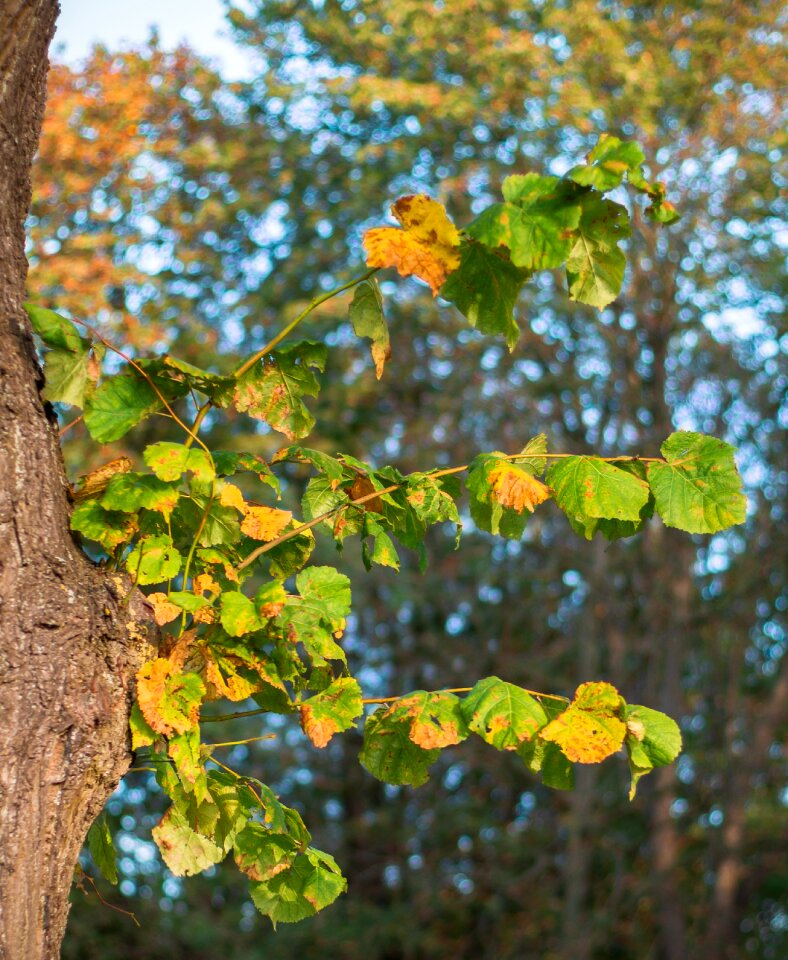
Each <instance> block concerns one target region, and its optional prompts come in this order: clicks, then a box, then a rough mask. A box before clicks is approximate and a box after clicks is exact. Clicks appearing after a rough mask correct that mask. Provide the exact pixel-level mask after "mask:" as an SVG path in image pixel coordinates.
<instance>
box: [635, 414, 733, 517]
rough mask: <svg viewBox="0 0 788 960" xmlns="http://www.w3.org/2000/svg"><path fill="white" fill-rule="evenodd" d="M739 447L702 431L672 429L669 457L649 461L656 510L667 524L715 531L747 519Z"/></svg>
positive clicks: (665, 448) (665, 445) (665, 452)
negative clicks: (674, 431)
mask: <svg viewBox="0 0 788 960" xmlns="http://www.w3.org/2000/svg"><path fill="white" fill-rule="evenodd" d="M734 453H735V450H734V448H733V447H732V446H731V445H730V444H728V443H725V442H724V441H723V440H717V439H716V438H715V437H707V436H704V435H703V434H702V433H688V432H679V433H673V434H671V435H670V436H669V437H668V439H667V440H666V441H665V442H664V443H663V444H662V455H663V456H664V457H665V460H666V461H667V463H650V464H649V465H648V482H649V484H650V485H651V490H652V492H653V494H654V500H655V501H656V507H657V513H659V515H660V517H662V521H663V523H664V524H665V525H666V526H668V527H678V528H679V530H685V531H686V532H687V533H716V532H717V531H718V530H725V529H726V528H727V527H730V526H733V525H734V524H736V523H743V522H744V520H745V517H746V512H747V500H746V498H745V496H744V494H743V493H742V482H741V477H740V476H739V472H738V470H737V469H736V462H735V460H734V459H733V455H734Z"/></svg>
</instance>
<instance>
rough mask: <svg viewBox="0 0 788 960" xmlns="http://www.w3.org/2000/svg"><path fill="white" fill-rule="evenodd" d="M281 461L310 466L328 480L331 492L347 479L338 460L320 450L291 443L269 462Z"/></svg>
mask: <svg viewBox="0 0 788 960" xmlns="http://www.w3.org/2000/svg"><path fill="white" fill-rule="evenodd" d="M283 460H290V461H292V462H294V463H309V464H311V465H312V466H313V467H314V468H315V470H317V471H318V472H319V473H322V474H325V479H327V480H328V482H329V486H330V487H331V489H332V490H336V488H337V487H338V486H339V485H340V484H341V483H342V481H343V480H346V479H348V477H346V471H345V468H344V466H343V465H342V464H341V463H340V462H339V460H337V459H336V457H331V456H329V455H328V454H327V453H323V451H322V450H311V449H310V448H309V447H302V446H300V445H299V444H297V443H293V444H290V446H289V447H282V449H281V450H278V451H277V452H276V453H275V454H274V456H273V458H272V459H271V462H272V463H280V462H281V461H283Z"/></svg>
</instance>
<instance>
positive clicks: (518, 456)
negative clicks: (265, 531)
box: [235, 453, 665, 573]
mask: <svg viewBox="0 0 788 960" xmlns="http://www.w3.org/2000/svg"><path fill="white" fill-rule="evenodd" d="M576 456H578V454H576V453H540V454H529V453H510V454H505V455H504V456H502V457H501V459H503V460H534V459H537V458H539V459H551V460H558V459H562V458H566V457H576ZM591 459H593V460H602V461H604V462H605V463H612V462H615V461H617V460H624V461H632V460H640V461H642V462H644V463H664V462H665V461H664V460H663V459H662V457H638V456H629V455H620V456H617V457H592V458H591ZM469 467H470V464H468V463H463V464H461V465H460V466H458V467H447V468H446V469H445V470H434V471H432V472H431V473H428V474H427V476H429V477H449V476H452V475H453V474H455V473H464V472H465V471H466V470H467V469H468V468H469ZM407 482H408V478H407V477H406V478H405V479H404V480H403V481H402V482H401V483H394V484H392V485H391V486H389V487H384V488H383V489H382V490H373V491H372V493H367V494H365V495H364V496H363V497H357V498H356V499H355V500H347V501H346V502H344V503H340V504H338V505H337V506H336V507H332V508H331V509H330V510H326V511H325V513H321V514H320V516H317V517H313V518H312V519H311V520H308V521H307V522H306V523H301V524H299V525H298V526H297V527H294V528H293V529H292V530H288V531H287V532H286V533H283V534H280V535H279V536H278V537H276V538H275V539H274V540H269V541H268V543H263V544H261V545H260V546H259V547H256V548H255V549H254V550H252V552H251V553H250V554H249V555H248V556H247V557H245V558H244V559H243V560H242V561H241V562H240V563H239V564H238V566H237V567H236V568H235V572H236V573H240V572H241V571H242V570H245V569H246V568H247V567H248V566H249V565H250V564H251V563H254V561H255V560H256V559H257V558H258V557H259V556H261V555H262V554H264V553H267V552H268V551H269V550H273V549H274V547H278V546H279V545H280V544H281V543H285V542H286V541H287V540H291V539H292V538H293V537H297V536H298V535H299V534H301V533H305V532H306V531H307V530H311V529H312V527H316V526H317V525H318V524H320V523H322V522H323V521H324V520H328V519H330V518H331V517H332V516H333V515H334V514H335V513H337V512H338V511H339V510H342V509H344V508H345V507H352V506H356V507H357V506H362V505H363V504H365V503H367V501H369V500H374V499H375V498H376V497H381V496H383V495H384V494H387V493H394V491H395V490H399V489H400V488H401V487H403V486H404V485H405V484H406V483H407Z"/></svg>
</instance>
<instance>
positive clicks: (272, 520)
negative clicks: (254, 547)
mask: <svg viewBox="0 0 788 960" xmlns="http://www.w3.org/2000/svg"><path fill="white" fill-rule="evenodd" d="M292 519H293V514H292V513H291V512H290V511H289V510H277V509H275V508H274V507H247V509H246V516H245V517H244V521H243V523H242V524H241V531H242V532H243V533H245V534H246V536H247V537H252V539H253V540H264V541H266V542H268V541H270V540H274V539H276V537H278V536H279V534H280V533H281V532H282V530H284V528H285V527H286V526H287V525H288V523H290V521H291V520H292Z"/></svg>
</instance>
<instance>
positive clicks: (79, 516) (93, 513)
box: [71, 500, 135, 553]
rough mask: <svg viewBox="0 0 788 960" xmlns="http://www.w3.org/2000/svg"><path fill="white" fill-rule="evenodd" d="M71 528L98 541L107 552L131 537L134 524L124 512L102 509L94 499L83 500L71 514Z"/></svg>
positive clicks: (89, 538)
mask: <svg viewBox="0 0 788 960" xmlns="http://www.w3.org/2000/svg"><path fill="white" fill-rule="evenodd" d="M71 529H72V530H76V531H77V532H78V533H81V534H82V536H83V537H86V538H87V539H88V540H95V542H96V543H100V544H101V546H102V547H104V549H105V550H106V551H107V552H108V553H109V552H112V551H113V550H114V549H115V547H117V546H118V545H119V544H121V543H125V541H126V540H128V539H130V538H131V536H132V535H133V534H134V531H135V525H134V521H133V519H132V518H131V517H129V516H128V515H127V514H125V513H120V512H117V511H115V510H104V509H103V508H102V507H100V506H99V504H98V503H97V502H96V501H95V500H84V501H83V502H82V503H80V504H78V506H76V507H75V508H74V512H73V513H72V514H71Z"/></svg>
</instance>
